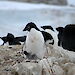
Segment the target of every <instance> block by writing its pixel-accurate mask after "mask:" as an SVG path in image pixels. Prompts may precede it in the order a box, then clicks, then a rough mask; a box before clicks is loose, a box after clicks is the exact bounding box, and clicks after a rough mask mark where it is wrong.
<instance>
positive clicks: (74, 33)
mask: <svg viewBox="0 0 75 75" xmlns="http://www.w3.org/2000/svg"><path fill="white" fill-rule="evenodd" d="M37 26H38V25H36V24H35V23H33V22H30V23H28V24H27V25H26V26H25V28H24V29H23V31H24V32H25V31H28V33H27V36H19V37H15V36H14V35H13V34H11V33H8V34H7V36H4V37H0V45H4V44H5V43H8V44H9V45H21V42H23V43H24V44H23V51H24V54H25V55H26V57H27V58H28V59H37V58H39V59H43V58H44V56H45V53H46V50H47V49H46V46H47V45H53V46H54V47H56V46H61V47H63V48H64V49H67V50H70V51H74V49H75V44H74V42H75V25H74V24H69V25H66V26H65V27H57V28H56V30H57V31H58V35H57V34H56V32H55V31H54V29H53V27H52V26H50V25H48V26H47V25H46V26H41V27H40V28H38V27H37ZM41 28H42V30H41Z"/></svg>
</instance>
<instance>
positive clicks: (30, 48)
mask: <svg viewBox="0 0 75 75" xmlns="http://www.w3.org/2000/svg"><path fill="white" fill-rule="evenodd" d="M23 31H29V33H28V34H27V37H26V42H25V45H24V47H23V51H24V54H25V55H26V56H27V57H28V58H29V59H36V58H39V59H43V57H44V56H45V52H46V46H45V42H44V37H43V35H42V33H41V32H40V30H39V29H38V28H37V26H36V25H35V24H34V23H32V22H30V23H28V24H27V25H26V27H25V28H24V30H23Z"/></svg>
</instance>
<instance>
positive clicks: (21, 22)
mask: <svg viewBox="0 0 75 75" xmlns="http://www.w3.org/2000/svg"><path fill="white" fill-rule="evenodd" d="M31 21H32V22H35V23H36V24H37V25H39V26H41V25H48V24H49V25H52V26H53V27H57V26H65V25H66V24H69V23H75V8H73V7H69V6H60V7H59V6H52V5H46V4H29V3H19V2H12V1H10V2H9V1H0V36H4V35H6V34H7V33H8V32H10V33H13V34H14V35H15V36H20V35H25V32H23V31H22V30H23V28H24V27H25V25H26V24H27V23H28V22H31Z"/></svg>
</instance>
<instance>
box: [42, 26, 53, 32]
mask: <svg viewBox="0 0 75 75" xmlns="http://www.w3.org/2000/svg"><path fill="white" fill-rule="evenodd" d="M41 28H43V29H44V30H45V29H51V30H52V31H54V29H53V28H52V27H51V26H41Z"/></svg>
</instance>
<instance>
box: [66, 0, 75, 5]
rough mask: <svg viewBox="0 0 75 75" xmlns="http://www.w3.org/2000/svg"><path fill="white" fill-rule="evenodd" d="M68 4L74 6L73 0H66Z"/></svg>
mask: <svg viewBox="0 0 75 75" xmlns="http://www.w3.org/2000/svg"><path fill="white" fill-rule="evenodd" d="M67 2H68V5H74V6H75V0H67Z"/></svg>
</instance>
